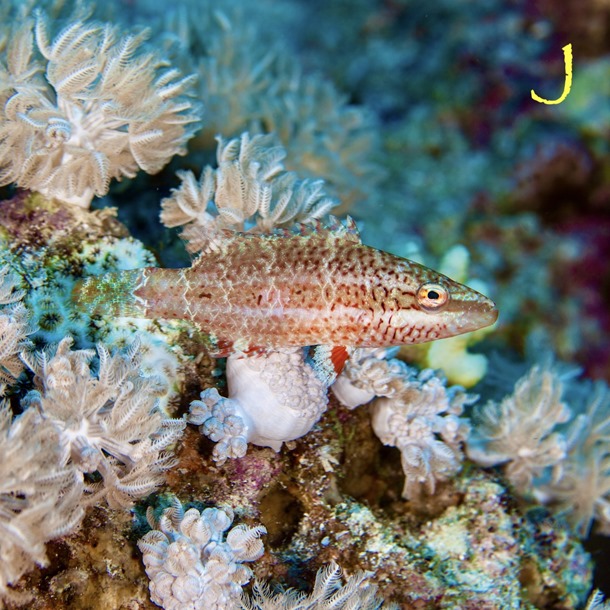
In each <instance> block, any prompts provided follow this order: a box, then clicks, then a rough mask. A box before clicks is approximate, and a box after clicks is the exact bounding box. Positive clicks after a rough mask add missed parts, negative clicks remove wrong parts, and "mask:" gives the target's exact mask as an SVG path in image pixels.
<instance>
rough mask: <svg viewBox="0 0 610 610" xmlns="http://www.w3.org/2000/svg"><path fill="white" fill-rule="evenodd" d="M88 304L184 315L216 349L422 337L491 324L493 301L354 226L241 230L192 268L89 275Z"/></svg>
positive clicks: (84, 300)
mask: <svg viewBox="0 0 610 610" xmlns="http://www.w3.org/2000/svg"><path fill="white" fill-rule="evenodd" d="M77 300H78V301H80V303H81V305H82V306H84V305H85V304H87V305H89V306H92V305H93V309H94V310H100V309H102V310H104V307H101V308H100V307H99V305H100V301H104V300H106V301H108V300H109V301H110V302H111V303H112V304H113V308H114V312H115V313H119V314H120V313H126V314H129V315H139V316H145V317H147V318H167V319H185V320H190V321H191V322H193V323H194V324H196V325H197V326H198V327H199V328H200V329H201V330H203V331H205V332H206V333H208V334H209V335H210V337H211V343H212V346H213V347H215V348H216V350H217V351H218V352H226V351H227V350H228V351H231V350H243V351H246V350H248V349H252V348H282V347H291V346H308V345H320V344H323V345H344V346H354V347H357V346H360V347H376V346H389V345H401V344H406V343H422V342H425V341H432V340H434V339H438V338H443V337H449V336H452V335H456V334H460V333H463V332H468V331H471V330H475V329H477V328H481V327H483V326H487V325H488V324H491V323H492V322H493V321H494V320H495V319H496V316H497V312H496V309H495V306H494V304H493V302H492V301H490V300H489V299H488V298H487V297H485V296H483V295H481V294H480V293H478V292H476V291H474V290H472V289H470V288H468V287H467V286H464V285H462V284H459V283H457V282H454V281H453V280H451V279H449V278H447V277H446V276H444V275H442V274H439V273H437V272H435V271H433V270H431V269H429V268H427V267H424V266H422V265H419V264H417V263H414V262H412V261H409V260H407V259H403V258H400V257H397V256H394V255H392V254H389V253H387V252H383V251H381V250H377V249H375V248H371V247H369V246H366V245H363V244H362V243H361V242H360V240H359V238H358V237H357V236H356V235H354V234H352V233H349V232H347V231H343V232H339V233H338V232H332V231H328V230H323V231H318V232H313V233H311V234H306V235H285V236H278V235H272V236H263V235H257V234H247V235H243V234H235V235H232V236H231V237H228V238H227V239H225V240H222V241H220V242H219V246H218V247H217V248H214V249H211V250H210V251H209V252H205V253H203V254H201V256H200V257H199V258H198V259H197V260H196V261H195V262H194V264H193V266H192V267H190V268H187V269H157V268H147V269H139V270H134V271H127V272H122V273H117V274H107V275H106V276H102V277H100V278H90V279H88V280H86V281H85V282H84V283H83V285H82V286H81V287H80V289H79V294H78V295H77Z"/></svg>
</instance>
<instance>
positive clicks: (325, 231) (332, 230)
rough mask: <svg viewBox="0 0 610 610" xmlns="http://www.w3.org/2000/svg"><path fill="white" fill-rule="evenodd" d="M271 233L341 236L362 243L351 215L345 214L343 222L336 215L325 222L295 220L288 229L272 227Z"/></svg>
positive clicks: (279, 234) (282, 235) (287, 235)
mask: <svg viewBox="0 0 610 610" xmlns="http://www.w3.org/2000/svg"><path fill="white" fill-rule="evenodd" d="M272 235H278V236H281V237H289V236H291V235H302V236H309V235H313V236H317V237H331V238H332V237H342V238H343V239H347V240H349V241H353V242H356V243H362V242H361V240H360V233H359V232H358V227H357V226H356V223H355V222H354V219H353V218H352V217H351V216H347V217H346V219H345V222H341V220H339V219H338V218H337V217H336V216H328V220H327V221H326V222H322V221H321V220H313V221H312V222H308V223H301V222H297V223H295V224H294V225H292V227H290V228H288V229H284V228H278V229H274V231H273V233H272Z"/></svg>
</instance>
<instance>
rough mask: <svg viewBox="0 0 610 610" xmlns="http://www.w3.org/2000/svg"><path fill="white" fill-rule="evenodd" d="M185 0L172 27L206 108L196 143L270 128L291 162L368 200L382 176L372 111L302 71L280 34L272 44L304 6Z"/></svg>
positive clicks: (348, 196) (344, 193)
mask: <svg viewBox="0 0 610 610" xmlns="http://www.w3.org/2000/svg"><path fill="white" fill-rule="evenodd" d="M184 4H185V5H186V6H185V8H186V10H184V12H183V14H182V21H181V23H178V24H177V25H176V26H174V27H173V28H172V29H173V30H174V31H175V36H176V38H178V44H179V45H180V46H182V48H183V53H185V54H186V55H187V56H188V57H189V58H190V59H194V63H195V69H196V70H197V73H198V75H199V95H200V98H201V99H202V100H203V103H204V105H205V109H206V124H205V125H204V127H203V129H202V133H201V134H200V135H198V136H197V138H196V140H195V141H194V146H195V148H197V147H201V146H205V147H207V146H209V143H210V142H211V140H212V138H213V137H214V136H215V135H216V134H218V133H221V134H223V135H225V136H235V135H237V134H239V133H240V132H241V131H243V130H244V129H253V130H260V131H264V132H267V133H275V134H276V136H277V137H278V138H279V140H280V141H281V142H282V145H283V146H285V147H286V149H287V151H288V157H287V164H288V165H289V169H291V170H294V171H298V172H299V173H300V174H301V175H304V176H307V177H315V178H317V177H321V178H323V179H324V180H325V181H326V183H327V184H328V185H329V188H330V189H331V190H332V193H333V195H339V196H340V197H341V200H342V201H343V202H344V203H345V204H347V205H352V204H354V203H355V202H356V201H364V200H366V201H370V200H371V198H372V197H374V195H375V193H376V188H375V187H376V186H377V185H378V184H379V181H380V179H381V178H382V177H383V171H382V169H381V165H380V164H379V163H378V161H377V159H378V158H379V151H380V138H379V133H380V129H379V125H378V124H377V121H376V120H375V118H374V116H373V114H372V113H370V112H368V111H367V109H366V108H364V107H362V106H355V105H351V104H350V103H349V102H348V99H347V96H345V95H343V94H342V93H339V92H338V91H337V90H336V88H335V87H334V86H333V84H332V83H331V82H330V81H327V80H324V79H323V77H321V76H320V75H319V74H316V75H314V76H312V75H306V74H304V70H303V68H302V66H300V65H299V61H298V60H297V58H296V57H293V56H292V55H291V53H290V52H289V50H288V49H287V45H286V44H285V43H286V41H285V40H284V39H282V43H281V44H278V36H277V33H278V31H280V30H282V29H283V28H286V21H290V19H291V17H290V16H292V18H294V15H295V10H297V11H299V10H302V8H297V7H296V6H295V3H290V6H288V7H283V9H279V10H278V9H275V10H274V9H273V8H272V5H273V3H265V6H261V5H256V6H255V5H251V6H250V5H249V3H244V2H227V1H225V2H223V3H222V5H219V4H218V3H216V2H210V1H208V0H206V1H205V2H201V1H199V0H197V1H194V2H193V1H190V2H186V3H184ZM297 4H298V3H297ZM270 8H271V9H272V10H271V11H270V10H269V9H270ZM270 13H271V14H270ZM165 14H166V13H165ZM262 15H265V16H262ZM289 15H290V16H289ZM278 17H279V19H278ZM264 30H267V31H266V32H265V31H264ZM185 47H186V48H185Z"/></svg>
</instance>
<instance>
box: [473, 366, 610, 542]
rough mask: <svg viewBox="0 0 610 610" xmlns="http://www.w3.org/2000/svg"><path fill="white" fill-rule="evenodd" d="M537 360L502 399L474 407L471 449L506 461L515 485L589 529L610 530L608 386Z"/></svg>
mask: <svg viewBox="0 0 610 610" xmlns="http://www.w3.org/2000/svg"><path fill="white" fill-rule="evenodd" d="M573 373H574V371H571V372H570V373H569V374H568V373H561V372H560V371H559V370H558V368H557V367H556V366H555V367H551V366H550V365H545V366H534V367H532V368H531V369H530V371H529V372H528V373H527V374H526V375H524V376H523V377H522V378H521V379H519V380H518V381H517V383H516V384H515V388H514V391H513V393H512V395H509V396H507V397H506V398H504V400H502V402H501V403H500V404H497V403H494V402H490V403H488V404H487V405H486V406H485V407H482V408H480V409H479V411H478V412H477V413H476V417H475V421H476V422H477V425H476V427H475V429H474V433H473V435H472V437H471V439H470V441H469V443H468V456H469V457H471V458H472V459H474V460H475V461H477V462H479V463H480V464H482V465H483V466H495V465H500V466H501V467H502V469H503V472H504V474H505V475H506V477H507V478H508V480H509V481H510V482H511V483H512V484H513V486H514V488H515V491H516V492H517V493H519V494H520V495H522V496H525V497H527V498H530V499H532V498H533V499H536V500H537V501H539V502H542V503H544V504H547V505H549V506H550V507H552V508H555V509H557V510H559V511H560V512H562V513H563V514H565V515H566V518H567V519H568V520H569V522H570V523H571V524H572V525H573V527H574V528H575V530H576V531H577V533H578V534H579V535H581V536H583V537H584V536H586V535H587V534H588V533H589V531H590V529H591V525H592V523H593V521H594V520H595V521H597V523H598V527H599V531H600V533H602V534H606V535H608V534H609V533H610V438H609V435H608V429H609V428H610V390H609V389H608V386H607V385H606V384H605V383H603V382H598V383H596V384H591V383H588V382H585V381H578V380H574V381H569V382H568V381H567V380H568V378H569V377H570V376H572V377H573V376H574V375H573Z"/></svg>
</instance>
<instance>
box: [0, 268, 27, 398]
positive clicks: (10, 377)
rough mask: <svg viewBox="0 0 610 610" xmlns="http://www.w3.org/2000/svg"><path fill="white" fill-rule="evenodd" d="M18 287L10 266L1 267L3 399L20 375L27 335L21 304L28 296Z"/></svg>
mask: <svg viewBox="0 0 610 610" xmlns="http://www.w3.org/2000/svg"><path fill="white" fill-rule="evenodd" d="M15 287H16V279H15V277H13V275H12V274H10V273H9V268H8V265H5V266H4V267H0V396H2V394H3V393H4V387H5V385H6V384H10V383H12V382H13V381H15V379H17V377H18V376H19V374H20V373H21V370H22V368H23V364H22V362H21V360H19V353H20V352H21V351H22V350H23V349H24V348H25V345H26V335H27V334H28V324H27V313H26V310H25V308H24V307H23V305H22V304H21V300H22V299H23V297H24V295H25V293H24V292H23V291H20V290H16V289H15Z"/></svg>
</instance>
